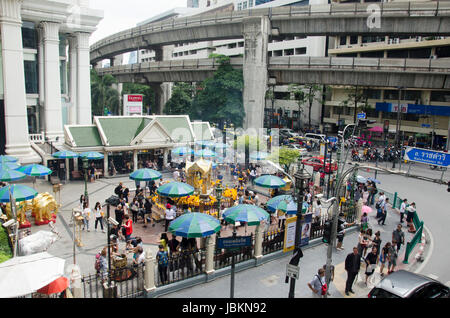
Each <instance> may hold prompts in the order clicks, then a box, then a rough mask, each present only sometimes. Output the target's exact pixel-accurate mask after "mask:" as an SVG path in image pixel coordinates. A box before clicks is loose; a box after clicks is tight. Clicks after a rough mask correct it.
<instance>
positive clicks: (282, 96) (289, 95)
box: [273, 92, 291, 100]
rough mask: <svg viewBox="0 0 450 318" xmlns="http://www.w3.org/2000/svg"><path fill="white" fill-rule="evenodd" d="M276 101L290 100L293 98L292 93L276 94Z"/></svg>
mask: <svg viewBox="0 0 450 318" xmlns="http://www.w3.org/2000/svg"><path fill="white" fill-rule="evenodd" d="M273 95H274V99H284V100H286V99H290V97H291V93H289V92H275V93H274V94H273Z"/></svg>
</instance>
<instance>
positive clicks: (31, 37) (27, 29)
mask: <svg viewBox="0 0 450 318" xmlns="http://www.w3.org/2000/svg"><path fill="white" fill-rule="evenodd" d="M22 46H23V47H24V48H28V49H37V31H36V28H35V26H34V23H33V22H27V21H24V22H23V23H22Z"/></svg>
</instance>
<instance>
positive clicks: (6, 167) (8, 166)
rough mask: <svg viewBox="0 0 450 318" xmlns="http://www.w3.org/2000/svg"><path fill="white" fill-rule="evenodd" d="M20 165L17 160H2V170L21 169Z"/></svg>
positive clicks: (0, 165)
mask: <svg viewBox="0 0 450 318" xmlns="http://www.w3.org/2000/svg"><path fill="white" fill-rule="evenodd" d="M19 168H20V165H19V164H18V163H17V162H12V161H8V162H6V161H5V162H0V170H16V169H19Z"/></svg>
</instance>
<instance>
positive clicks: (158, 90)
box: [150, 83, 165, 115]
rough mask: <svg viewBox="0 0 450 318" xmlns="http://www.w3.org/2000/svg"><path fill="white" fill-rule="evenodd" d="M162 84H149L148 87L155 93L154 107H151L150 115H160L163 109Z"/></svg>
mask: <svg viewBox="0 0 450 318" xmlns="http://www.w3.org/2000/svg"><path fill="white" fill-rule="evenodd" d="M162 85H163V84H162V83H151V84H150V87H151V88H152V90H153V92H154V93H155V107H152V109H151V113H152V114H156V115H161V114H162V112H163V109H164V105H165V100H164V90H163V87H162Z"/></svg>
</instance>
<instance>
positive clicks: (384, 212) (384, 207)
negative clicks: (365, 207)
mask: <svg viewBox="0 0 450 318" xmlns="http://www.w3.org/2000/svg"><path fill="white" fill-rule="evenodd" d="M388 203H389V198H386V199H385V200H384V202H383V203H382V204H381V214H380V218H379V219H378V225H380V224H381V225H385V224H384V223H385V222H386V216H387V205H388Z"/></svg>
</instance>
